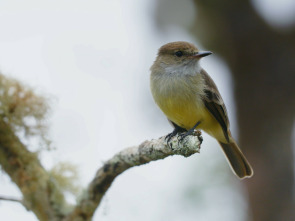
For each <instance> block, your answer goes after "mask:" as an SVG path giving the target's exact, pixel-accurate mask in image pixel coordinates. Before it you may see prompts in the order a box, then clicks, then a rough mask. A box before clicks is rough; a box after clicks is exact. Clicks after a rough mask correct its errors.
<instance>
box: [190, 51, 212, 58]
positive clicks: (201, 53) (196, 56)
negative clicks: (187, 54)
mask: <svg viewBox="0 0 295 221" xmlns="http://www.w3.org/2000/svg"><path fill="white" fill-rule="evenodd" d="M210 54H213V53H212V52H211V51H199V52H197V53H195V54H194V55H193V57H195V58H203V57H206V56H208V55H210Z"/></svg>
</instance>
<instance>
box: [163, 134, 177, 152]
mask: <svg viewBox="0 0 295 221" xmlns="http://www.w3.org/2000/svg"><path fill="white" fill-rule="evenodd" d="M177 133H178V130H176V129H174V130H173V131H172V132H171V133H169V134H168V135H167V136H166V137H165V140H166V142H167V145H168V146H169V147H170V148H171V149H173V148H172V144H171V142H170V141H171V139H172V137H174V136H175V135H176V134H177Z"/></svg>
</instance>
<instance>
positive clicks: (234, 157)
mask: <svg viewBox="0 0 295 221" xmlns="http://www.w3.org/2000/svg"><path fill="white" fill-rule="evenodd" d="M219 144H220V146H221V147H222V150H223V152H224V153H225V155H226V158H227V159H228V161H229V164H230V165H231V167H232V169H233V171H234V173H235V174H236V175H237V176H238V177H239V178H241V179H243V178H245V177H251V176H252V175H253V169H252V167H251V165H250V164H249V162H248V161H247V159H246V157H245V156H244V154H243V153H242V151H241V150H240V148H239V147H238V145H237V144H236V143H235V142H232V143H222V142H219Z"/></svg>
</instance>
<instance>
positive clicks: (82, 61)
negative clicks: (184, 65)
mask: <svg viewBox="0 0 295 221" xmlns="http://www.w3.org/2000/svg"><path fill="white" fill-rule="evenodd" d="M0 30H1V34H0V71H1V72H2V73H3V74H5V75H7V76H12V77H15V78H16V79H18V80H20V81H22V82H24V83H25V84H27V85H30V86H32V87H33V88H35V90H36V91H37V92H38V93H39V94H43V95H45V96H47V97H49V100H50V105H51V107H52V112H51V115H50V118H49V119H48V122H49V124H50V134H49V136H50V138H51V139H52V141H53V145H54V146H55V147H56V150H54V151H50V152H42V154H41V160H42V163H43V165H44V166H45V167H46V168H47V169H50V168H52V167H53V166H54V165H55V164H57V163H59V162H72V163H74V164H75V165H77V167H78V169H79V174H80V179H79V183H80V185H81V186H84V187H85V186H86V185H87V184H88V183H89V182H90V180H91V179H92V178H93V176H94V174H95V171H96V170H97V169H98V168H99V167H100V166H101V165H102V164H103V162H104V161H106V160H107V159H109V158H110V157H111V156H113V155H114V154H115V153H116V152H118V151H120V150H121V149H123V148H125V147H128V146H132V145H137V144H140V143H141V142H142V141H144V140H147V139H152V138H158V137H160V136H163V135H166V134H167V133H169V132H171V130H172V128H171V127H170V125H169V124H168V122H167V120H166V117H165V116H164V115H163V114H162V113H161V111H160V110H159V108H158V107H157V106H156V105H155V104H154V102H153V99H152V97H151V94H150V90H149V74H150V73H149V68H150V66H151V64H152V63H153V61H154V60H155V57H156V53H157V50H158V48H159V47H160V46H161V45H163V44H165V43H168V42H171V41H179V40H181V41H189V42H192V43H194V44H196V45H198V47H199V48H201V49H203V50H210V51H213V52H214V54H213V55H212V56H209V57H208V58H206V59H204V60H203V61H202V66H203V68H204V69H205V70H207V72H208V73H209V74H210V75H211V76H212V78H213V79H214V81H215V82H216V84H217V85H218V88H219V90H220V92H221V94H222V96H223V98H224V101H225V103H226V106H227V109H228V112H229V117H230V121H231V129H232V132H233V135H234V137H235V138H237V139H238V140H239V142H238V143H239V144H240V146H241V148H242V149H243V151H244V152H245V155H246V156H247V158H248V160H249V161H250V163H251V164H252V166H253V168H254V172H255V174H254V177H253V178H251V179H249V180H243V181H240V180H238V179H237V178H236V177H235V176H234V175H233V174H232V172H231V171H230V168H229V166H228V165H227V162H226V160H225V158H224V156H223V153H222V151H221V149H220V148H219V146H218V144H217V142H216V141H215V140H214V139H212V138H211V137H209V136H207V135H206V134H203V137H204V142H203V145H202V148H201V154H196V155H194V156H192V157H189V158H187V159H185V158H183V157H177V156H173V157H170V158H167V159H165V160H161V161H158V162H152V163H150V164H148V165H145V166H140V167H136V168H132V169H130V170H128V171H127V172H125V173H123V174H122V175H120V176H119V177H118V178H117V179H116V180H115V181H114V183H113V185H112V186H111V188H110V189H109V191H108V192H107V194H106V196H105V197H104V199H103V202H102V204H101V205H100V207H99V208H98V210H97V211H96V214H95V216H94V220H110V221H115V220H142V221H148V220H153V221H160V220H171V221H177V220H183V221H190V220H205V221H211V220H212V221H213V220H226V221H246V220H253V221H254V220H255V221H264V220H267V221H271V220H284V221H286V220H294V217H295V214H294V213H295V212H294V211H295V209H294V208H295V207H294V198H295V194H294V146H295V129H294V115H295V87H294V84H295V1H294V0H281V1H275V0H252V1H248V0H236V1H234V0H206V1H201V0H194V1H193V0H184V1H177V0H158V1H156V0H151V1H135V0H125V1H119V0H109V1H98V0H96V1H83V2H82V1H78V0H72V1H68V0H62V1H61V0H59V1H33V0H26V1H21V0H19V1H8V0H2V1H0ZM29 145H30V149H31V150H34V149H37V148H38V147H37V146H36V143H34V142H33V141H32V142H31V143H30V144H29ZM0 195H6V196H7V195H8V196H15V197H18V198H20V197H21V194H20V192H19V190H18V189H17V187H16V186H15V185H14V184H13V183H11V181H10V179H9V177H8V176H7V175H5V174H4V173H1V174H0ZM67 199H68V200H69V201H71V202H75V198H74V197H73V196H72V195H70V194H68V195H67ZM0 214H1V218H2V219H3V220H8V219H9V220H22V221H23V220H36V218H35V216H34V214H32V213H31V212H28V211H26V210H25V208H24V207H22V206H21V205H19V204H17V203H11V202H3V201H0Z"/></svg>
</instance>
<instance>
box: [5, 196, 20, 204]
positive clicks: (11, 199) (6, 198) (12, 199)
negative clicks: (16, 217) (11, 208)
mask: <svg viewBox="0 0 295 221" xmlns="http://www.w3.org/2000/svg"><path fill="white" fill-rule="evenodd" d="M0 200H3V201H11V202H16V203H23V201H22V200H20V199H17V198H13V197H6V196H0Z"/></svg>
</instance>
